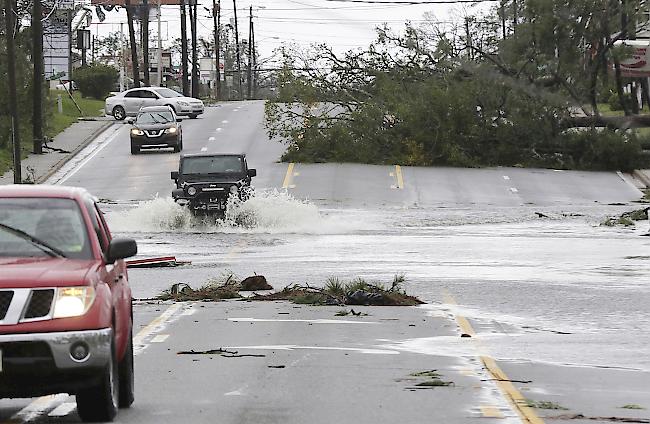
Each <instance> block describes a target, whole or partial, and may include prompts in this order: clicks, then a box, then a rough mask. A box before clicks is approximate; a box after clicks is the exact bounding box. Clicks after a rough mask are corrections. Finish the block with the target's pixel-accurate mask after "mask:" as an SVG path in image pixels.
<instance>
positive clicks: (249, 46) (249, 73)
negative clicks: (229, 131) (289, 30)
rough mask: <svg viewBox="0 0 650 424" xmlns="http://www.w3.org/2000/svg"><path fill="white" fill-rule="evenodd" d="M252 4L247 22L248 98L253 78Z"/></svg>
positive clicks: (248, 97)
mask: <svg viewBox="0 0 650 424" xmlns="http://www.w3.org/2000/svg"><path fill="white" fill-rule="evenodd" d="M252 41H253V6H251V7H250V9H249V22H248V75H247V76H246V98H247V99H249V100H250V98H251V90H252V83H253V81H252V79H253V64H252V60H253V57H252V56H253V55H252V52H253V48H252Z"/></svg>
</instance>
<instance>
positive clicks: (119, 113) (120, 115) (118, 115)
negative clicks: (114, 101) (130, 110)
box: [113, 106, 126, 121]
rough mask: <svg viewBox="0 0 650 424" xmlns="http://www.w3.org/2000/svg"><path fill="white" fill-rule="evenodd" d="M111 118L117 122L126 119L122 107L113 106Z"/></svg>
mask: <svg viewBox="0 0 650 424" xmlns="http://www.w3.org/2000/svg"><path fill="white" fill-rule="evenodd" d="M113 118H115V119H116V120H118V121H123V120H124V118H126V112H125V111H124V108H123V107H122V106H115V107H114V108H113Z"/></svg>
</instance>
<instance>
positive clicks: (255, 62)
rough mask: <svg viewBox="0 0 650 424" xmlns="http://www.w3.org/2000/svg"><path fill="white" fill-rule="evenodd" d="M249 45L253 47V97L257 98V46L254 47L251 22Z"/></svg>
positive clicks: (253, 32) (253, 33) (253, 29)
mask: <svg viewBox="0 0 650 424" xmlns="http://www.w3.org/2000/svg"><path fill="white" fill-rule="evenodd" d="M251 46H252V48H253V50H252V51H253V98H254V99H256V98H257V59H256V56H257V48H255V27H254V26H253V22H251Z"/></svg>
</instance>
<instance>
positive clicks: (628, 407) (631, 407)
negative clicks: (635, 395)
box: [621, 403, 645, 409]
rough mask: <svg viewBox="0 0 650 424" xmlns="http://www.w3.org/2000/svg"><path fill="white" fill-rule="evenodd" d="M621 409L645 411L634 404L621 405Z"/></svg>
mask: <svg viewBox="0 0 650 424" xmlns="http://www.w3.org/2000/svg"><path fill="white" fill-rule="evenodd" d="M621 408H622V409H645V408H644V407H643V406H641V405H637V404H634V403H632V404H628V405H623V406H621Z"/></svg>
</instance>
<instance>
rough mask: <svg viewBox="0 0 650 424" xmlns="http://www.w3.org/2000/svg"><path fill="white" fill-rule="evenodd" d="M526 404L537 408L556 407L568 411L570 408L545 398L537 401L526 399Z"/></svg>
mask: <svg viewBox="0 0 650 424" xmlns="http://www.w3.org/2000/svg"><path fill="white" fill-rule="evenodd" d="M526 406H528V407H530V408H537V409H555V410H562V411H568V409H569V408H565V407H564V406H562V405H559V404H557V403H555V402H549V401H545V400H539V401H535V400H530V399H526Z"/></svg>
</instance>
